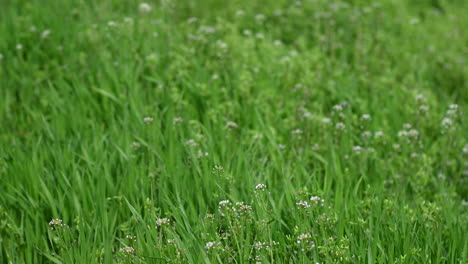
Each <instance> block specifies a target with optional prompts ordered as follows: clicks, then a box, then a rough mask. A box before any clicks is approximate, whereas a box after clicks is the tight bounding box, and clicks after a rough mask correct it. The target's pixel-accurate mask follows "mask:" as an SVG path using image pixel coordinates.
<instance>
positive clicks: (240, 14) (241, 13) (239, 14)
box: [236, 10, 245, 16]
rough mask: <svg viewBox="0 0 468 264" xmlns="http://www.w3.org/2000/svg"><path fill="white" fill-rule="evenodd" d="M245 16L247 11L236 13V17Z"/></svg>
mask: <svg viewBox="0 0 468 264" xmlns="http://www.w3.org/2000/svg"><path fill="white" fill-rule="evenodd" d="M243 15H245V11H244V10H237V11H236V16H243Z"/></svg>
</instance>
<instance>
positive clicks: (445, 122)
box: [442, 117, 453, 128]
mask: <svg viewBox="0 0 468 264" xmlns="http://www.w3.org/2000/svg"><path fill="white" fill-rule="evenodd" d="M452 125H453V121H452V119H450V118H447V117H446V118H444V119H443V120H442V126H443V127H445V128H449V127H451V126H452Z"/></svg>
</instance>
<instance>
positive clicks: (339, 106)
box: [333, 104, 343, 112]
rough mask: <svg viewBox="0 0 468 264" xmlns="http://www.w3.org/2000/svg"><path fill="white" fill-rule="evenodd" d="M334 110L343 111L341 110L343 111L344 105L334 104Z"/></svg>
mask: <svg viewBox="0 0 468 264" xmlns="http://www.w3.org/2000/svg"><path fill="white" fill-rule="evenodd" d="M333 110H335V111H337V112H341V111H343V106H342V105H339V104H337V105H334V106H333Z"/></svg>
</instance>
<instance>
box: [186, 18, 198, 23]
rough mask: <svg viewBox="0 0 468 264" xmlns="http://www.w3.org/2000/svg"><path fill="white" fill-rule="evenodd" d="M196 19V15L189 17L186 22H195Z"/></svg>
mask: <svg viewBox="0 0 468 264" xmlns="http://www.w3.org/2000/svg"><path fill="white" fill-rule="evenodd" d="M197 21H198V18H196V17H191V18H189V19H188V20H187V22H188V23H189V24H192V23H195V22H197Z"/></svg>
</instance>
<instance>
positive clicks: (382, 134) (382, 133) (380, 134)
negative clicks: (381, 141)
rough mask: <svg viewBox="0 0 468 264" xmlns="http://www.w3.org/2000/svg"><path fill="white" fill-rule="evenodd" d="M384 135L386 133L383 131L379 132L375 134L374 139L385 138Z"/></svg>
mask: <svg viewBox="0 0 468 264" xmlns="http://www.w3.org/2000/svg"><path fill="white" fill-rule="evenodd" d="M384 135H385V134H384V132H382V131H377V132H375V134H374V137H375V138H381V137H383V136H384Z"/></svg>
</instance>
